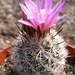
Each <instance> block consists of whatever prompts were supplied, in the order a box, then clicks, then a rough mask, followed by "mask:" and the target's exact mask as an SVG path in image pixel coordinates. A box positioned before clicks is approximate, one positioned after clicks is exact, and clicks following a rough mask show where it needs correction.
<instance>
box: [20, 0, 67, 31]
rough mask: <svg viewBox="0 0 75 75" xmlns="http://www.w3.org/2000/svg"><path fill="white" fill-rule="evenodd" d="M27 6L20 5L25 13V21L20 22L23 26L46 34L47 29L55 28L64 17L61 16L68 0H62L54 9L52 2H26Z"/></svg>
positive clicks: (29, 0)
mask: <svg viewBox="0 0 75 75" xmlns="http://www.w3.org/2000/svg"><path fill="white" fill-rule="evenodd" d="M24 2H25V5H23V4H22V3H20V7H21V9H22V12H23V20H19V22H20V23H22V24H23V25H27V26H28V27H32V28H33V29H35V30H36V31H38V30H39V29H40V31H41V32H44V31H45V30H46V29H48V28H51V27H53V26H54V25H55V24H56V23H57V22H58V21H59V20H61V19H62V18H63V17H65V16H66V15H63V16H59V12H60V11H61V10H62V8H63V6H64V4H65V2H66V0H60V1H59V2H58V3H57V4H56V5H55V6H54V8H52V0H35V2H33V1H31V0H24Z"/></svg>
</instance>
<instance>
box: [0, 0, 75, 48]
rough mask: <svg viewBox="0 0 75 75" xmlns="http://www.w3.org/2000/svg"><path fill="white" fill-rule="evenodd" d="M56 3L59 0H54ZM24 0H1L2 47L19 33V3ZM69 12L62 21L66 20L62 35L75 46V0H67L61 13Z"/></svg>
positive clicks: (0, 31) (0, 43)
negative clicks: (17, 24)
mask: <svg viewBox="0 0 75 75" xmlns="http://www.w3.org/2000/svg"><path fill="white" fill-rule="evenodd" d="M53 1H54V3H56V2H57V1H58V0H53ZM20 2H21V3H23V0H0V49H2V48H4V47H6V46H7V45H9V44H11V43H12V42H13V41H14V40H15V38H16V37H17V36H18V35H19V33H18V31H19V30H18V28H17V26H16V23H17V22H18V20H19V19H21V18H22V13H21V9H20V7H19V3H20ZM63 14H69V15H68V16H67V17H66V18H64V19H63V20H62V21H60V22H58V23H57V25H60V24H61V23H62V22H63V21H65V23H64V25H63V26H62V27H63V31H62V32H61V35H62V36H64V35H66V36H64V39H65V41H66V42H67V43H70V44H71V45H73V46H75V0H67V2H66V4H65V6H64V9H63V10H62V11H61V13H60V15H63Z"/></svg>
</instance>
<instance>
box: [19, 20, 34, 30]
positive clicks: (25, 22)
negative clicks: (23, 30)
mask: <svg viewBox="0 0 75 75" xmlns="http://www.w3.org/2000/svg"><path fill="white" fill-rule="evenodd" d="M18 22H20V23H22V24H24V25H27V26H30V27H33V28H34V29H35V27H34V26H33V25H32V24H31V23H29V22H27V21H24V20H18Z"/></svg>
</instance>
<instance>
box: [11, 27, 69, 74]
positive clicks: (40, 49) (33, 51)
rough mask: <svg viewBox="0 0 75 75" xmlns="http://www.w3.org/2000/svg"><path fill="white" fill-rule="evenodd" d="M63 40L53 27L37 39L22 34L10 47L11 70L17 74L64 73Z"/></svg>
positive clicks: (64, 55) (64, 53)
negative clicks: (11, 47) (27, 37)
mask: <svg viewBox="0 0 75 75" xmlns="http://www.w3.org/2000/svg"><path fill="white" fill-rule="evenodd" d="M67 54H68V52H67V50H66V49H65V42H64V40H63V39H62V37H61V36H59V34H57V32H56V31H55V29H53V28H52V29H50V33H47V35H46V36H44V37H42V38H40V39H39V40H38V38H37V37H34V38H29V41H28V40H27V39H26V38H25V37H24V36H22V35H19V36H18V37H17V40H16V41H15V45H14V47H13V49H12V55H11V62H12V64H13V70H14V71H15V72H17V73H18V74H19V75H65V71H64V68H65V58H67Z"/></svg>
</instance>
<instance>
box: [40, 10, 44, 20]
mask: <svg viewBox="0 0 75 75" xmlns="http://www.w3.org/2000/svg"><path fill="white" fill-rule="evenodd" d="M40 13H41V15H42V20H44V19H45V9H41V10H40Z"/></svg>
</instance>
